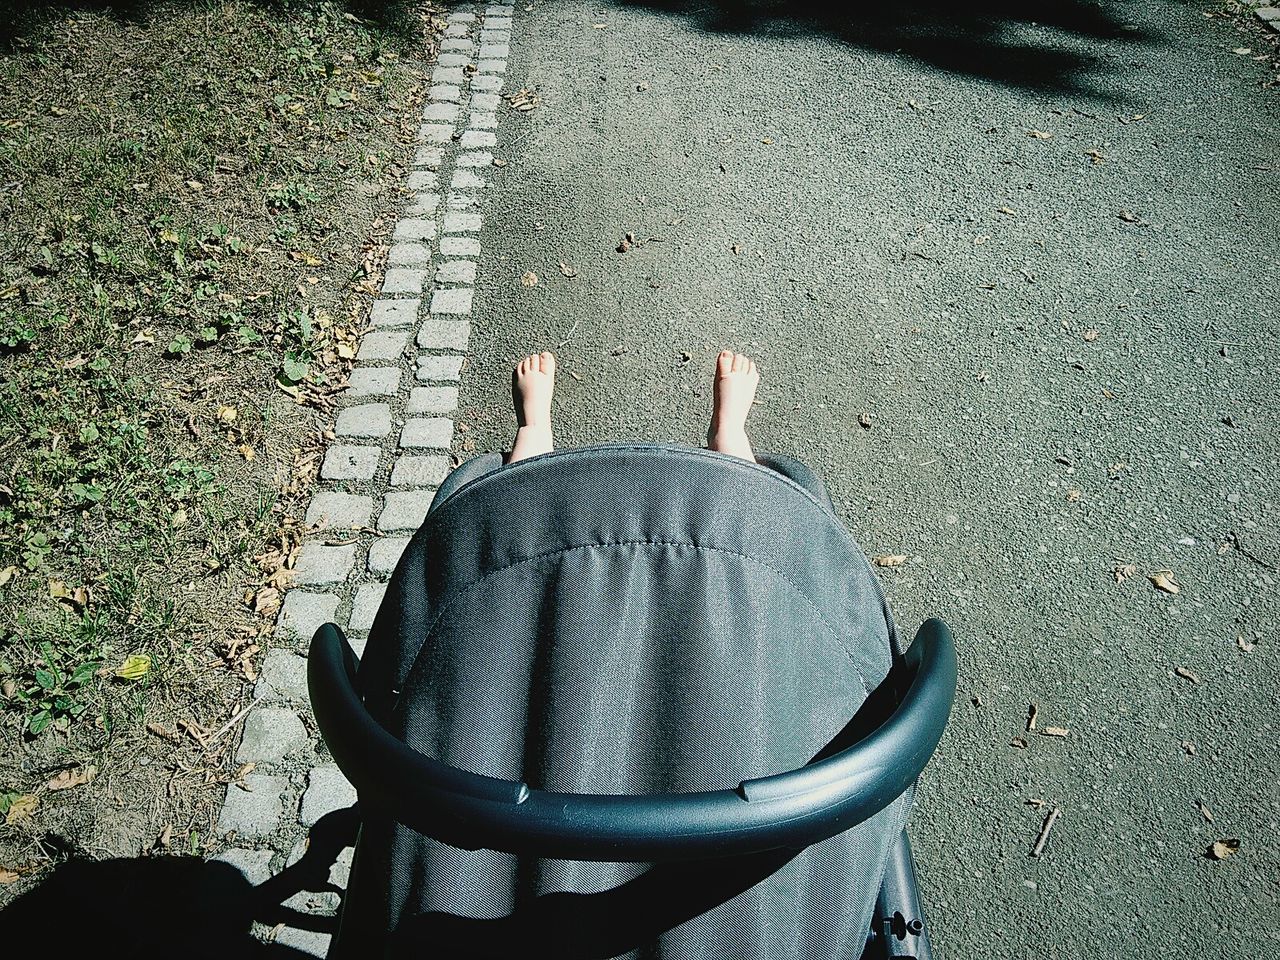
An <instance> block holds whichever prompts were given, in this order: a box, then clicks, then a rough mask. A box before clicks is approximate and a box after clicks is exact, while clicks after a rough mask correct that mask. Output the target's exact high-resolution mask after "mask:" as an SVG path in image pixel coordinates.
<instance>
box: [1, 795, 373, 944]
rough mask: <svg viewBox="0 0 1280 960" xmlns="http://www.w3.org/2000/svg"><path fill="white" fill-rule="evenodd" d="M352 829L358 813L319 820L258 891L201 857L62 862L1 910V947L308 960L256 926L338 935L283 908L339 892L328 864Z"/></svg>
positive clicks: (318, 920)
mask: <svg viewBox="0 0 1280 960" xmlns="http://www.w3.org/2000/svg"><path fill="white" fill-rule="evenodd" d="M357 825H358V816H357V813H356V809H355V808H354V807H351V808H348V809H346V810H339V811H336V812H334V813H331V814H328V815H327V816H325V817H322V818H321V819H320V820H319V821H318V822H317V823H316V825H315V826H314V827H312V828H311V842H310V844H309V846H308V847H307V852H306V853H305V854H304V855H303V857H302V858H301V859H300V860H299V861H298V862H297V863H295V864H294V865H293V866H291V867H287V868H285V869H284V870H283V871H281V872H280V873H278V874H276V875H275V876H274V877H272V878H271V879H269V880H267V881H266V882H265V883H262V884H260V885H259V886H257V887H255V886H253V885H252V884H251V883H250V882H249V881H248V880H247V879H246V878H245V876H244V874H242V873H241V872H240V871H239V870H238V869H236V868H235V867H233V866H231V865H230V864H228V863H219V862H214V861H206V860H201V859H199V858H197V857H172V856H164V857H137V858H134V859H118V860H99V861H93V860H86V859H71V860H67V861H65V862H63V863H61V864H59V865H58V866H57V867H56V868H55V869H54V870H53V872H52V873H51V874H50V875H49V876H48V877H47V878H46V879H45V880H44V882H43V883H41V884H40V885H39V886H38V887H35V888H34V889H32V890H28V891H27V892H26V893H24V894H23V895H22V896H20V897H18V898H17V899H16V900H14V901H13V902H12V903H11V904H9V905H8V906H7V907H6V908H5V909H4V910H3V911H0V943H4V944H9V945H15V944H19V943H28V944H31V943H35V944H43V945H44V946H45V948H46V949H47V950H49V951H52V953H53V954H55V955H57V956H62V957H73V956H77V957H95V956H97V957H130V958H135V960H171V958H174V957H184V958H187V957H190V958H197V960H203V958H206V957H207V958H209V960H228V958H232V957H234V958H245V960H249V958H261V960H295V958H298V960H301V958H304V957H307V958H309V957H310V956H311V954H309V953H304V952H301V951H298V950H295V949H293V948H292V947H287V946H284V945H282V944H278V943H263V942H262V941H260V940H258V939H257V938H256V937H254V936H253V934H252V932H251V931H252V924H253V921H255V920H257V921H258V922H260V923H265V924H267V925H268V926H274V925H275V924H277V923H284V924H287V925H288V926H290V927H294V928H296V929H299V930H316V931H320V932H323V933H333V932H335V930H334V926H335V921H334V919H333V918H332V917H322V916H312V915H310V914H304V913H300V912H298V911H296V910H292V909H290V908H288V907H286V906H284V905H283V904H284V902H285V901H286V900H288V899H289V898H290V897H292V896H293V895H294V894H296V893H299V892H300V891H303V890H313V891H335V892H336V888H334V887H333V886H332V885H330V883H329V868H330V867H331V866H332V865H333V863H334V862H335V861H336V860H337V858H338V854H340V853H341V852H342V850H343V849H344V848H345V847H348V846H351V845H352V844H353V843H354V842H355V833H356V828H357Z"/></svg>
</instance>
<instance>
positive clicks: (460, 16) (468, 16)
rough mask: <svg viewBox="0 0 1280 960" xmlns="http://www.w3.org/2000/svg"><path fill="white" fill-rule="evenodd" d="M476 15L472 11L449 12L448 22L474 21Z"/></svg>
mask: <svg viewBox="0 0 1280 960" xmlns="http://www.w3.org/2000/svg"><path fill="white" fill-rule="evenodd" d="M475 20H476V15H475V14H474V13H451V14H449V22H450V23H475Z"/></svg>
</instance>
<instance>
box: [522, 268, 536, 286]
mask: <svg viewBox="0 0 1280 960" xmlns="http://www.w3.org/2000/svg"><path fill="white" fill-rule="evenodd" d="M520 282H521V283H522V284H523V285H524V286H526V287H536V286H537V285H538V275H537V274H536V273H534V272H533V271H532V270H526V271H525V272H524V273H522V274H521V275H520Z"/></svg>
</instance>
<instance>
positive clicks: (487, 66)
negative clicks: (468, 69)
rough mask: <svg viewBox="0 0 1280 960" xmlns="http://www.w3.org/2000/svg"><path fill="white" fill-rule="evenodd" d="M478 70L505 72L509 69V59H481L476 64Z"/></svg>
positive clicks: (483, 71) (482, 71)
mask: <svg viewBox="0 0 1280 960" xmlns="http://www.w3.org/2000/svg"><path fill="white" fill-rule="evenodd" d="M476 70H477V71H479V72H480V73H505V72H506V70H507V61H505V60H481V61H480V62H478V63H477V64H476Z"/></svg>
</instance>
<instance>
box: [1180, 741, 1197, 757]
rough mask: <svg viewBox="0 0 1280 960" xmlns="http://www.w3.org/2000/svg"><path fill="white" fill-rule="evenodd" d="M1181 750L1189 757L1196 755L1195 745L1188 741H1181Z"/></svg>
mask: <svg viewBox="0 0 1280 960" xmlns="http://www.w3.org/2000/svg"><path fill="white" fill-rule="evenodd" d="M1182 750H1183V752H1184V753H1185V754H1186V755H1187V756H1189V757H1194V756H1195V755H1196V745H1195V744H1194V743H1193V742H1192V741H1190V740H1183V741H1182Z"/></svg>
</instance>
